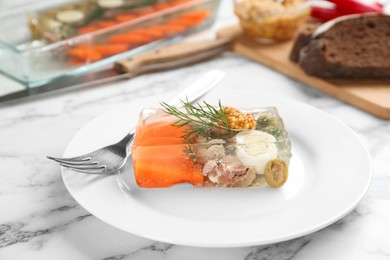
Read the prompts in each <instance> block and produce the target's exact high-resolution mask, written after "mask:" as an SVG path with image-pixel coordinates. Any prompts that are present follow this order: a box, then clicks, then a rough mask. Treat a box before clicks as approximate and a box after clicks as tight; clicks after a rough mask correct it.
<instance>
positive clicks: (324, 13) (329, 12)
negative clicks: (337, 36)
mask: <svg viewBox="0 0 390 260" xmlns="http://www.w3.org/2000/svg"><path fill="white" fill-rule="evenodd" d="M342 15H344V13H342V12H340V11H339V10H338V9H336V8H325V7H319V6H312V8H311V16H312V17H314V18H318V19H320V20H323V21H329V20H332V19H334V18H337V17H339V16H342Z"/></svg>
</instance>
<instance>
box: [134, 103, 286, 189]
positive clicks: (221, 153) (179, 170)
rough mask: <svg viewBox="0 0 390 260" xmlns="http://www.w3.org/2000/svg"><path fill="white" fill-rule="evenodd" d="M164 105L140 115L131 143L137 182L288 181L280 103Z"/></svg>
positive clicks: (253, 183) (221, 183) (228, 183)
mask: <svg viewBox="0 0 390 260" xmlns="http://www.w3.org/2000/svg"><path fill="white" fill-rule="evenodd" d="M162 105H163V108H156V109H144V110H143V111H142V113H141V116H140V120H139V124H138V127H137V131H136V136H135V139H134V143H133V147H132V160H133V167H134V174H135V180H136V182H137V184H138V186H140V187H143V188H163V187H170V186H173V185H176V184H180V183H189V184H192V185H193V186H194V187H215V186H217V187H241V188H246V187H267V186H268V187H273V188H278V187H281V186H283V185H284V183H285V182H286V181H287V179H288V165H289V161H290V158H291V142H290V140H289V138H288V134H287V132H286V130H285V129H284V124H283V121H282V119H281V117H280V116H279V114H278V112H277V110H276V108H274V107H268V108H261V109H250V110H239V109H236V108H233V107H229V106H222V105H221V104H219V105H218V106H211V105H209V104H208V103H204V104H202V105H200V104H197V105H192V104H190V103H186V102H183V105H184V106H183V107H174V106H170V105H168V104H165V103H163V104H162Z"/></svg>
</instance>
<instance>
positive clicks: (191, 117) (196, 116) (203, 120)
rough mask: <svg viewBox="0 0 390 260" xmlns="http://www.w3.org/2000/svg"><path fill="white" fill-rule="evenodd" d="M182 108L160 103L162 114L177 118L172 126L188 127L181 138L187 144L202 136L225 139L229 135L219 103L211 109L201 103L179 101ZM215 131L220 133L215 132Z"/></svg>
mask: <svg viewBox="0 0 390 260" xmlns="http://www.w3.org/2000/svg"><path fill="white" fill-rule="evenodd" d="M181 102H182V104H183V106H182V108H177V107H175V106H172V105H169V104H167V103H165V102H162V103H161V106H162V107H163V108H164V112H165V113H167V114H170V115H173V116H175V117H177V118H178V120H177V121H176V122H174V123H173V125H175V126H178V127H184V126H188V129H187V130H186V133H185V134H184V135H183V136H182V137H183V138H184V140H185V141H186V142H187V143H192V140H193V139H194V137H197V136H202V137H205V138H206V139H210V138H217V137H218V138H222V139H224V138H227V137H228V136H230V135H231V132H232V129H231V128H230V127H229V123H228V117H227V115H226V114H225V112H224V110H223V107H222V105H221V102H218V107H217V108H216V107H213V106H212V105H210V104H208V103H207V102H205V101H203V105H202V104H200V103H197V104H195V105H193V104H191V103H190V102H189V101H188V100H186V101H181ZM216 129H219V130H222V131H218V132H217V131H216Z"/></svg>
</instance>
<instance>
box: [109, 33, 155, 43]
mask: <svg viewBox="0 0 390 260" xmlns="http://www.w3.org/2000/svg"><path fill="white" fill-rule="evenodd" d="M150 40H151V39H150V37H147V36H145V35H139V34H132V33H131V32H130V33H125V34H117V35H114V36H111V37H110V38H109V39H108V42H109V43H110V44H123V43H126V44H131V45H141V44H145V43H149V42H150Z"/></svg>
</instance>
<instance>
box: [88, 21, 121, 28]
mask: <svg viewBox="0 0 390 260" xmlns="http://www.w3.org/2000/svg"><path fill="white" fill-rule="evenodd" d="M117 24H118V23H117V22H114V21H100V22H97V23H95V24H94V25H95V26H96V27H99V29H103V28H108V27H111V26H114V25H117Z"/></svg>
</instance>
